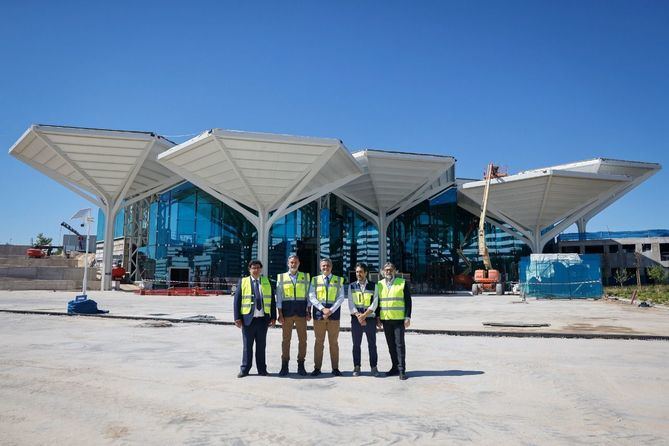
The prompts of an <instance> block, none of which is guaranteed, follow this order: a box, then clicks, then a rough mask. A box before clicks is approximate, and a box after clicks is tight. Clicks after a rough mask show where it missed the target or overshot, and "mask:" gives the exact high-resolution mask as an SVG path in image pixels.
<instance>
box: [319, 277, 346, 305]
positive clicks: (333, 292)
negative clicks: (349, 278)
mask: <svg viewBox="0 0 669 446" xmlns="http://www.w3.org/2000/svg"><path fill="white" fill-rule="evenodd" d="M311 286H313V287H314V292H315V293H316V299H318V300H319V302H320V303H322V304H323V305H324V306H325V307H330V306H332V305H334V303H335V302H336V301H337V296H339V290H340V289H341V287H342V286H344V278H343V277H339V276H335V275H334V274H333V275H331V276H330V285H329V286H328V287H327V294H326V291H325V288H326V287H325V277H324V276H323V275H322V274H321V275H320V276H316V277H314V278H313V279H312V280H311Z"/></svg>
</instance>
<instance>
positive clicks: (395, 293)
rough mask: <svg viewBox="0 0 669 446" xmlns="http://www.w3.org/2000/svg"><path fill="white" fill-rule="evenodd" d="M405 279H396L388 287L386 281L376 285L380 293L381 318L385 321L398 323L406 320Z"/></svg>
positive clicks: (380, 281)
mask: <svg viewBox="0 0 669 446" xmlns="http://www.w3.org/2000/svg"><path fill="white" fill-rule="evenodd" d="M404 284H405V281H404V279H400V278H399V277H395V279H394V280H393V283H392V284H391V285H390V287H388V286H387V285H386V280H385V279H384V280H379V282H378V283H377V284H376V286H377V289H378V292H379V317H380V318H381V320H383V321H397V320H403V319H404Z"/></svg>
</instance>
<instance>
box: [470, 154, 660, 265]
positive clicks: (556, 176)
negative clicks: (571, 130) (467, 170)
mask: <svg viewBox="0 0 669 446" xmlns="http://www.w3.org/2000/svg"><path fill="white" fill-rule="evenodd" d="M659 169H660V165H659V164H654V163H640V162H634V161H619V160H609V159H604V158H598V159H593V160H588V161H581V162H578V163H570V164H562V165H559V166H554V167H547V168H542V169H534V170H528V171H525V172H520V173H518V174H515V175H510V176H507V177H502V178H495V179H492V180H491V182H490V195H489V201H488V214H487V217H488V218H489V220H490V221H492V222H494V223H496V224H497V226H499V227H500V228H501V229H504V230H507V229H508V227H511V228H513V230H515V231H517V232H513V233H514V235H516V236H518V237H519V238H520V239H521V240H523V241H525V242H526V243H527V244H528V245H529V246H530V248H531V249H532V251H534V252H541V250H542V249H543V246H544V245H545V244H546V243H547V242H548V240H550V239H552V238H553V237H555V236H556V235H557V234H559V233H560V232H562V231H564V230H565V229H566V228H567V227H568V226H570V225H572V224H574V223H578V222H579V221H581V224H582V225H583V227H584V226H585V222H587V220H589V219H590V218H592V217H593V216H594V215H595V214H597V213H598V212H600V211H601V210H602V209H604V208H605V207H607V206H609V205H610V204H611V203H613V202H614V201H616V200H617V199H619V198H620V197H621V196H622V195H624V194H625V193H627V192H629V191H630V190H631V189H633V188H634V187H636V186H637V185H638V184H640V183H641V182H642V181H645V180H646V179H647V178H648V177H649V176H651V175H653V174H654V173H655V172H657V171H658V170H659ZM484 188H485V181H484V180H480V181H470V182H465V183H463V184H461V186H460V197H459V199H458V203H459V204H460V206H462V207H463V208H465V209H467V210H469V211H470V212H472V213H474V214H478V213H480V209H481V202H482V199H483V191H484Z"/></svg>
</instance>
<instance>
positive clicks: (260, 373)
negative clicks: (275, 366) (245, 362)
mask: <svg viewBox="0 0 669 446" xmlns="http://www.w3.org/2000/svg"><path fill="white" fill-rule="evenodd" d="M267 375H269V373H267V370H263V371H262V372H258V376H267Z"/></svg>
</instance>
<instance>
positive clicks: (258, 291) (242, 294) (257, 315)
mask: <svg viewBox="0 0 669 446" xmlns="http://www.w3.org/2000/svg"><path fill="white" fill-rule="evenodd" d="M261 271H262V262H260V260H251V261H250V262H249V273H250V275H249V276H247V277H244V278H242V279H241V280H240V281H239V282H238V283H237V289H236V290H235V296H234V303H233V311H234V317H235V325H236V326H237V327H238V328H241V329H242V341H243V343H244V350H243V353H242V365H241V367H240V371H239V374H238V375H237V378H243V377H245V376H247V375H248V374H249V371H250V370H251V365H253V344H254V343H255V344H256V354H255V357H256V368H257V370H258V375H261V376H267V363H266V362H265V347H266V345H267V328H268V327H269V326H272V325H274V323H275V322H276V301H275V298H274V288H273V286H272V284H271V282H270V281H269V279H268V278H267V277H265V276H261V275H260V273H261Z"/></svg>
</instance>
